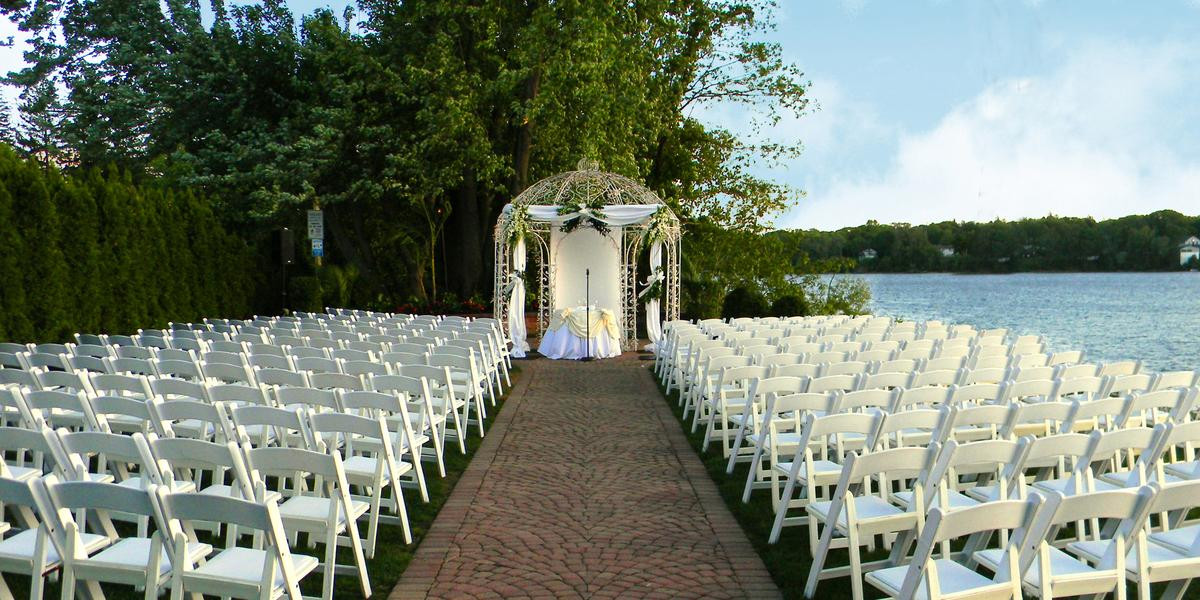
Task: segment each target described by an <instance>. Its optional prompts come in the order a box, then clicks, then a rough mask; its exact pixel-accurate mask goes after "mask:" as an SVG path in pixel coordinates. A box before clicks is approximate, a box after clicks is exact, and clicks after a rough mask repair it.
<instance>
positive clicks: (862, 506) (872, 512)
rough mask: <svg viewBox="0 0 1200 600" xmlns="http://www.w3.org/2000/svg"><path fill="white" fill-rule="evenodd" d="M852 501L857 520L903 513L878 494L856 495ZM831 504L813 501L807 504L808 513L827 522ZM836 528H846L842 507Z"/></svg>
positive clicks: (844, 513)
mask: <svg viewBox="0 0 1200 600" xmlns="http://www.w3.org/2000/svg"><path fill="white" fill-rule="evenodd" d="M851 501H852V502H854V510H855V513H856V514H857V515H858V520H859V521H869V520H871V519H880V518H883V517H894V516H897V515H901V514H904V511H903V510H900V508H899V507H897V506H896V505H894V504H892V503H891V502H887V501H885V500H882V499H880V498H879V497H878V496H857V497H855V498H852V499H851ZM831 504H833V503H832V502H829V501H823V502H813V503H812V504H809V505H808V512H809V514H811V515H813V516H815V517H817V518H818V519H820V520H821V521H824V522H829V508H830V505H831ZM837 526H838V529H841V530H845V528H846V511H845V510H844V509H843V510H842V514H840V515H838V518H837Z"/></svg>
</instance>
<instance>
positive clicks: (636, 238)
mask: <svg viewBox="0 0 1200 600" xmlns="http://www.w3.org/2000/svg"><path fill="white" fill-rule="evenodd" d="M580 227H591V228H593V229H595V230H596V231H597V232H599V233H600V235H602V236H604V238H605V239H606V240H610V241H611V243H612V244H613V246H614V250H613V251H614V252H618V253H619V256H618V257H617V260H619V269H618V273H617V275H616V276H617V278H618V279H619V281H618V282H616V285H618V286H619V303H620V306H619V307H612V308H614V309H617V310H615V311H614V312H619V317H618V318H619V322H620V326H621V336H622V339H621V347H622V349H623V350H626V351H629V350H636V349H637V322H638V303H639V300H641V301H642V302H644V304H645V308H646V311H647V322H646V327H647V332H648V334H649V337H650V342H651V344H654V343H656V342H657V341H658V337H659V336H660V335H661V319H662V318H664V317H665V318H666V319H667V320H668V321H670V320H674V319H678V318H679V255H680V237H681V234H680V226H679V219H678V218H677V217H676V216H675V213H674V212H672V211H671V209H670V208H669V207H668V206H667V205H666V204H665V203H664V202H663V201H662V200H661V199H660V198H659V197H658V195H656V194H655V193H654V192H653V191H651V190H650V189H649V188H647V187H646V186H644V185H642V184H640V183H638V182H636V181H634V180H632V179H630V178H628V177H625V176H622V175H617V174H615V173H608V172H604V171H600V170H599V169H598V168H597V166H596V164H595V163H594V162H591V161H586V160H583V161H580V162H579V165H578V167H577V170H575V171H567V172H565V173H559V174H557V175H553V176H550V177H547V178H545V179H543V180H541V181H538V182H537V183H535V184H533V185H532V186H530V187H529V188H528V189H526V190H525V191H524V192H522V193H521V194H520V195H518V196H517V197H516V198H515V199H513V201H512V202H511V203H509V204H507V205H505V207H504V209H503V211H502V212H501V215H500V218H499V220H498V221H497V222H496V229H495V252H496V255H495V259H496V260H495V265H496V267H495V282H494V283H495V296H494V306H495V316H496V318H497V319H499V320H501V321H502V323H503V324H504V327H505V328H506V330H507V331H508V332H509V335H510V337H512V339H513V343H514V346H515V347H514V355H516V356H523V355H524V351H525V350H527V349H528V348H527V346H526V344H525V334H526V332H525V306H524V305H525V284H527V283H530V280H529V279H528V277H527V276H526V273H525V264H526V249H527V248H528V250H529V252H531V253H532V255H533V257H534V259H535V261H536V263H537V284H536V285H537V307H538V319H537V333H538V335H539V336H541V335H542V334H543V333H544V332H545V331H546V330H547V328H548V327H549V326H550V319H551V315H552V314H553V311H555V310H556V309H559V308H562V307H561V306H559V305H558V304H559V303H560V300H564V299H560V298H559V297H558V296H559V295H560V292H559V290H557V289H556V288H558V287H560V286H559V285H556V283H555V282H556V281H557V279H556V272H557V269H558V267H559V266H560V257H559V253H560V250H559V248H560V247H561V246H562V244H561V239H562V237H563V236H565V235H568V234H570V233H571V232H572V231H575V230H576V229H578V228H580ZM527 244H528V245H527ZM647 246H648V247H649V248H650V269H651V273H650V275H649V277H648V278H647V279H646V280H645V281H639V280H638V259H639V256H640V254H641V251H642V249H643V248H644V247H647ZM664 254H665V256H664ZM664 258H665V259H666V260H665V261H664V260H663V259H664ZM664 263H665V264H664ZM639 288H640V289H639ZM565 300H570V299H569V298H567V299H565ZM660 300H661V301H662V302H661V308H660ZM664 312H665V314H663V313H664ZM518 338H519V339H518Z"/></svg>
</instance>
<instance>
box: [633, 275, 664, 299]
mask: <svg viewBox="0 0 1200 600" xmlns="http://www.w3.org/2000/svg"><path fill="white" fill-rule="evenodd" d="M664 279H666V277H665V276H664V275H663V268H662V267H655V269H654V272H653V273H651V274H650V277H649V278H648V279H646V281H645V283H643V284H642V285H645V286H646V287H644V288H642V291H641V293H639V294H638V300H642V301H643V302H649V301H651V300H658V299H661V298H662V294H663V286H662V284H663V280H664Z"/></svg>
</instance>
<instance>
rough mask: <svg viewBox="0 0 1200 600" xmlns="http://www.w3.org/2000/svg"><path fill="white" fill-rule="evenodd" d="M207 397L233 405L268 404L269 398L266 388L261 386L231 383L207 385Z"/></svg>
mask: <svg viewBox="0 0 1200 600" xmlns="http://www.w3.org/2000/svg"><path fill="white" fill-rule="evenodd" d="M208 397H209V399H210V400H212V401H213V402H225V403H228V404H232V405H235V406H238V405H242V406H245V405H257V406H270V405H271V399H270V398H269V397H268V396H267V390H266V388H263V387H261V386H256V385H255V386H250V385H237V384H232V383H226V384H218V385H211V386H208Z"/></svg>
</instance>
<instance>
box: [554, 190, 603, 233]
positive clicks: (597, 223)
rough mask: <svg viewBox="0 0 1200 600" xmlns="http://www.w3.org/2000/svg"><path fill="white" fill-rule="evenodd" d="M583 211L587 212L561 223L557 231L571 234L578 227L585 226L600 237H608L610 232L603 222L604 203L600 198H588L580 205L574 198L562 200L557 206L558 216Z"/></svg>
mask: <svg viewBox="0 0 1200 600" xmlns="http://www.w3.org/2000/svg"><path fill="white" fill-rule="evenodd" d="M585 210H586V211H587V212H585V213H584V214H580V215H578V216H575V217H572V218H570V219H567V220H566V221H563V224H562V227H560V228H559V231H562V232H563V233H571V232H572V231H575V230H576V229H578V228H579V226H580V225H587V226H588V227H591V228H592V229H595V230H596V231H598V232H600V235H608V234H609V232H610V231H611V230H610V229H609V228H608V224H607V223H605V222H604V218H605V216H604V201H603V200H602V199H601V198H589V199H588V200H587V202H586V203H582V202H580V201H579V200H577V199H574V198H568V199H566V200H563V202H562V204H560V205H558V214H560V215H569V214H572V213H578V212H582V211H585Z"/></svg>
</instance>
